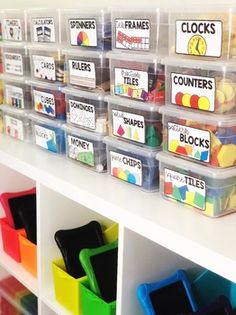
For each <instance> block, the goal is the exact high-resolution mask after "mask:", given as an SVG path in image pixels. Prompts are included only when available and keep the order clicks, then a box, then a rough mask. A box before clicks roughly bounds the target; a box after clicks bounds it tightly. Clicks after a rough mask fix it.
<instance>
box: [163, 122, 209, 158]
mask: <svg viewBox="0 0 236 315" xmlns="http://www.w3.org/2000/svg"><path fill="white" fill-rule="evenodd" d="M167 128H168V151H170V152H173V153H176V154H180V155H183V156H186V157H190V158H192V159H195V160H199V161H203V162H207V163H209V161H210V149H211V135H210V132H209V131H206V130H201V129H197V128H191V127H187V126H184V125H179V124H176V123H172V122H168V124H167Z"/></svg>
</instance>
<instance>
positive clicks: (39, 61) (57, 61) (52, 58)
mask: <svg viewBox="0 0 236 315" xmlns="http://www.w3.org/2000/svg"><path fill="white" fill-rule="evenodd" d="M29 47H30V48H29V53H30V62H31V77H32V78H34V79H38V80H42V81H46V82H51V83H60V84H62V85H63V83H64V61H65V60H64V55H63V54H62V51H61V49H60V48H58V47H57V45H51V46H50V45H47V46H44V45H42V44H38V45H36V44H35V45H30V46H29Z"/></svg>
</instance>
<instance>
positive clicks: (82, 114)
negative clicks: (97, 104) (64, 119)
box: [69, 100, 95, 130]
mask: <svg viewBox="0 0 236 315" xmlns="http://www.w3.org/2000/svg"><path fill="white" fill-rule="evenodd" d="M69 113H70V115H69V120H70V122H71V123H73V124H76V125H78V126H81V127H85V128H89V129H93V130H94V129H95V108H94V106H93V105H90V104H86V103H83V102H78V101H74V100H69Z"/></svg>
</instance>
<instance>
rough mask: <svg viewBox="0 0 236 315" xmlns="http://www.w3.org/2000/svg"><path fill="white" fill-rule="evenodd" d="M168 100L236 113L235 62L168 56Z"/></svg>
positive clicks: (209, 109)
mask: <svg viewBox="0 0 236 315" xmlns="http://www.w3.org/2000/svg"><path fill="white" fill-rule="evenodd" d="M164 62H165V69H166V102H167V104H173V105H178V106H183V107H185V108H193V109H195V110H201V111H209V112H215V113H219V114H228V113H229V114H232V113H236V65H235V64H234V63H225V62H218V63H216V62H214V61H208V62H205V61H194V63H193V62H192V61H191V60H187V59H182V60H180V59H177V58H166V59H165V61H164Z"/></svg>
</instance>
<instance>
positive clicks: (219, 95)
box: [216, 89, 225, 104]
mask: <svg viewBox="0 0 236 315" xmlns="http://www.w3.org/2000/svg"><path fill="white" fill-rule="evenodd" d="M216 100H217V102H219V103H220V104H224V102H225V95H224V93H223V92H222V91H221V90H219V89H218V90H216Z"/></svg>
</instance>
